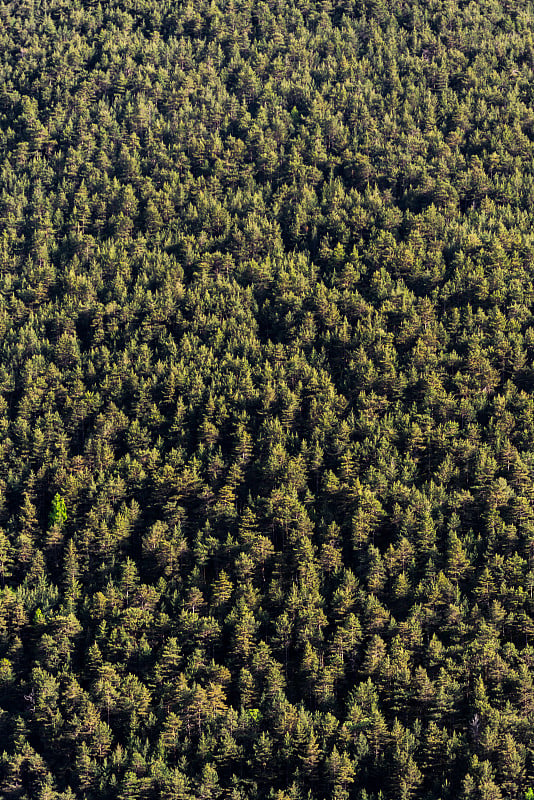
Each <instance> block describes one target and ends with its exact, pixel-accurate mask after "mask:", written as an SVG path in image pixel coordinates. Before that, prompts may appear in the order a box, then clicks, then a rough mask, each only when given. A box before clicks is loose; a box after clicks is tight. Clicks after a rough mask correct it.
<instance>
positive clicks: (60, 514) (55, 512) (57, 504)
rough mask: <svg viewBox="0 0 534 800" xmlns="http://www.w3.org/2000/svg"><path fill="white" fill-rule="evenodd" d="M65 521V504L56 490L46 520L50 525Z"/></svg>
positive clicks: (60, 523)
mask: <svg viewBox="0 0 534 800" xmlns="http://www.w3.org/2000/svg"><path fill="white" fill-rule="evenodd" d="M66 521H67V505H66V503H65V499H64V498H63V497H62V496H61V495H60V494H59V493H57V492H56V494H55V495H54V497H53V498H52V505H51V507H50V514H49V516H48V522H49V524H50V525H62V524H63V523H64V522H66Z"/></svg>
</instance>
